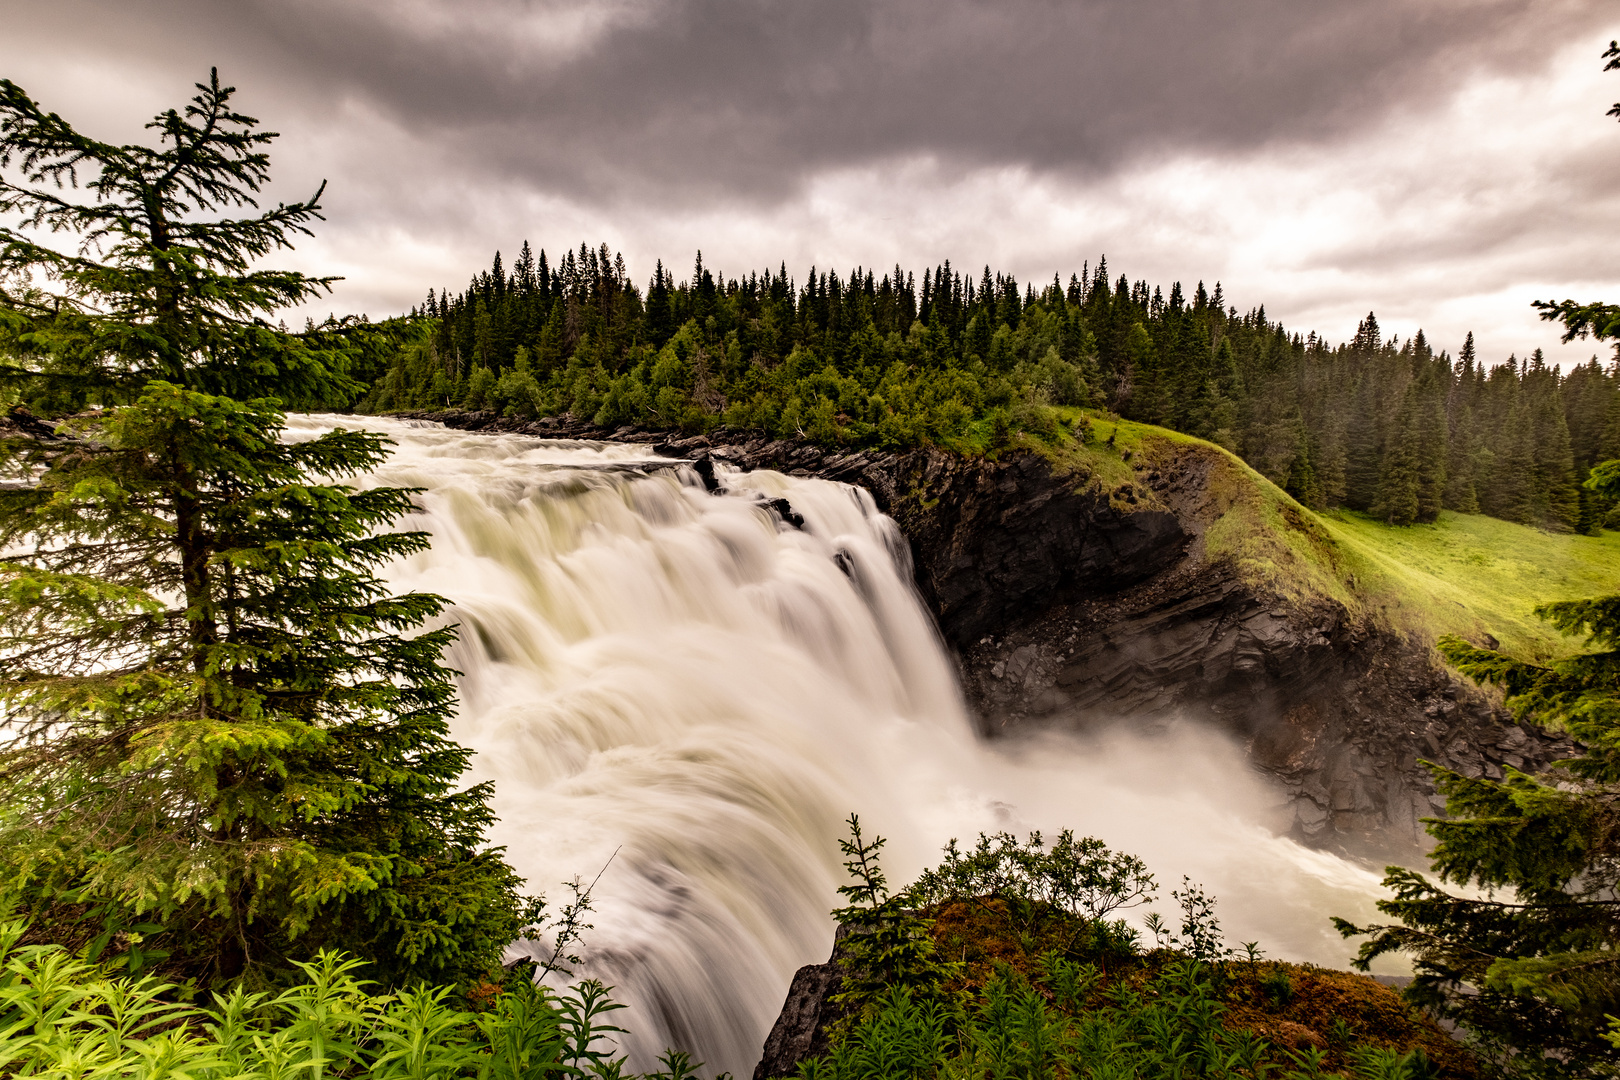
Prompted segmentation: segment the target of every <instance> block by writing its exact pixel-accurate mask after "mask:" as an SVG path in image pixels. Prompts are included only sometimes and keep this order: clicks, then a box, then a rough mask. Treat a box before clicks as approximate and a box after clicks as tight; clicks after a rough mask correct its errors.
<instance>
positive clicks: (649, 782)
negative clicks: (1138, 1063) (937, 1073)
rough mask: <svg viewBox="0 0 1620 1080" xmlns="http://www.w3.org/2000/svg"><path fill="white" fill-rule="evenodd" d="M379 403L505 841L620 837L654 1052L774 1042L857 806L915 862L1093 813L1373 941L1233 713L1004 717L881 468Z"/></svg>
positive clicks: (388, 473)
mask: <svg viewBox="0 0 1620 1080" xmlns="http://www.w3.org/2000/svg"><path fill="white" fill-rule="evenodd" d="M337 422H339V421H338V418H335V417H293V418H291V420H290V426H289V432H288V434H289V437H291V438H301V437H303V438H307V437H311V436H313V435H315V434H317V433H318V432H320V431H323V430H326V429H328V428H329V427H331V426H332V425H333V424H334V423H337ZM342 422H344V423H348V424H354V423H356V420H355V419H354V418H345V419H344V420H343V421H342ZM363 423H364V425H365V426H366V427H368V428H370V429H372V430H378V431H382V432H385V433H387V434H388V435H389V436H391V437H392V438H393V439H394V440H395V441H396V443H397V447H396V451H395V454H394V456H393V458H392V459H391V460H390V461H389V462H388V463H387V464H386V465H385V466H384V467H383V468H381V469H379V470H378V471H377V472H376V473H375V474H374V475H373V476H370V477H366V478H363V479H362V480H360V481H358V482H359V483H362V484H379V483H380V484H391V485H403V486H410V487H421V488H424V489H426V490H425V493H424V494H423V495H422V496H421V500H420V501H421V505H422V507H423V513H422V514H421V515H419V516H417V517H413V518H412V519H410V520H409V521H407V522H405V523H403V524H404V527H408V528H420V529H426V530H428V531H429V532H431V533H432V536H433V547H432V550H431V551H429V552H425V553H423V554H420V555H417V556H414V557H412V558H411V559H409V560H406V561H404V562H402V563H400V564H398V565H397V566H395V567H394V568H393V569H392V570H391V571H390V572H389V575H388V576H389V579H390V581H391V582H392V583H393V584H394V585H395V586H396V587H397V588H399V589H400V590H402V591H403V590H407V589H412V590H423V591H429V592H435V593H439V594H441V595H443V596H446V597H448V598H449V599H450V600H451V601H452V604H453V607H452V608H451V609H450V610H449V611H448V612H447V617H448V619H449V620H450V621H453V622H456V623H458V624H460V641H459V644H457V645H456V647H455V649H454V651H453V653H452V655H451V656H450V657H449V658H448V659H449V662H450V664H451V665H452V666H454V667H455V668H457V669H458V670H460V671H462V672H463V673H464V674H463V676H462V679H461V683H460V687H461V707H460V714H459V718H458V719H457V721H456V723H455V725H454V735H455V737H456V738H457V739H458V740H460V741H461V742H462V743H464V744H466V745H468V746H471V747H472V748H473V749H474V750H476V751H477V756H476V758H475V760H474V765H473V774H474V775H473V777H472V779H477V780H485V779H488V780H493V781H494V782H495V797H494V805H495V810H496V812H497V813H498V814H499V816H500V824H499V825H498V827H497V828H496V829H495V830H494V836H493V839H494V841H495V842H497V843H500V844H503V845H505V846H506V850H507V858H508V860H509V861H510V862H511V864H512V865H513V866H514V867H516V869H517V870H518V871H519V872H520V873H522V874H524V875H525V876H526V877H527V878H528V879H529V882H530V888H531V889H532V890H538V891H544V892H546V893H547V894H548V895H549V896H550V897H551V898H552V899H553V901H554V902H555V901H557V900H559V899H562V898H565V897H566V890H563V889H561V888H559V887H558V883H559V882H562V881H564V880H566V879H570V878H573V877H575V876H583V877H584V878H585V879H587V880H589V879H590V878H592V877H594V876H595V875H596V874H597V873H598V871H600V870H602V868H603V867H604V866H607V870H606V872H605V873H603V874H602V876H601V880H600V883H599V884H598V885H597V887H596V891H595V903H596V911H595V913H594V914H593V915H592V916H591V921H592V922H593V923H594V929H593V930H591V931H590V932H589V933H588V935H587V940H586V946H585V949H584V959H585V968H584V971H583V972H582V974H583V975H589V976H595V977H598V978H601V979H602V980H604V981H605V982H607V983H609V984H611V985H614V986H616V987H617V995H616V996H618V997H619V999H620V1000H622V1001H624V1002H626V1003H628V1004H629V1005H630V1006H631V1008H630V1010H629V1011H628V1012H626V1013H620V1014H618V1015H619V1016H620V1017H623V1018H624V1019H623V1020H622V1021H621V1024H622V1026H624V1027H627V1028H629V1029H631V1032H632V1033H631V1034H630V1035H629V1036H627V1037H626V1038H625V1046H626V1049H627V1050H628V1051H629V1052H630V1055H631V1058H632V1064H633V1065H635V1066H637V1067H643V1066H645V1065H647V1064H649V1063H650V1062H651V1060H652V1058H653V1056H654V1055H655V1054H656V1053H657V1052H658V1051H659V1050H660V1049H662V1048H663V1047H664V1046H666V1045H672V1046H675V1047H678V1048H684V1049H687V1050H690V1051H691V1052H692V1053H693V1055H694V1057H695V1058H696V1059H698V1060H702V1061H706V1062H708V1066H709V1067H708V1068H707V1069H706V1070H705V1072H714V1071H718V1070H720V1069H730V1070H732V1071H734V1072H736V1073H738V1074H739V1075H742V1076H746V1075H747V1074H748V1073H749V1072H750V1071H751V1070H752V1068H753V1065H754V1063H755V1061H756V1060H757V1059H758V1056H759V1050H760V1045H761V1043H762V1042H763V1040H764V1036H765V1033H766V1032H767V1031H768V1030H769V1027H770V1025H771V1023H772V1021H773V1020H774V1019H775V1017H776V1014H777V1012H778V1010H779V1009H780V1007H781V1003H782V999H783V995H784V993H785V991H786V988H787V985H788V982H789V980H790V979H791V977H792V974H793V971H794V970H795V969H796V968H797V967H798V966H799V965H801V964H806V963H814V962H819V961H821V960H824V959H825V958H826V955H827V953H828V951H829V948H830V946H831V942H832V929H833V927H832V920H831V919H830V918H829V916H828V914H827V912H828V910H829V909H830V908H831V907H832V906H833V905H834V904H835V903H837V902H838V899H839V898H838V897H837V895H836V893H835V889H836V888H837V886H838V885H839V884H842V883H843V882H842V878H843V872H842V870H841V868H840V865H839V864H840V857H839V854H838V847H837V840H838V838H839V837H840V836H841V835H842V834H843V831H844V830H843V825H842V820H843V819H844V818H845V817H846V816H847V815H848V814H849V812H850V811H852V810H853V811H857V812H859V813H860V815H861V818H862V820H863V822H864V823H865V824H867V825H868V827H869V832H878V833H881V834H883V835H885V836H887V837H889V841H890V842H889V847H888V848H887V849H886V851H885V863H886V865H887V867H888V869H889V872H890V878H891V880H892V881H897V882H903V881H905V880H907V879H909V878H910V877H911V876H912V875H914V874H915V873H916V872H917V871H918V870H920V869H921V868H923V867H924V866H926V865H929V864H930V863H931V862H932V861H934V858H935V857H936V856H937V853H938V849H939V847H940V845H941V844H942V843H944V842H945V841H946V840H947V839H949V838H951V837H953V836H955V837H961V838H963V839H964V840H971V839H972V838H973V837H974V836H975V835H976V834H977V833H978V832H980V831H981V830H983V831H989V830H994V829H1003V828H1004V829H1011V830H1016V831H1019V832H1023V831H1026V830H1028V829H1032V828H1038V829H1042V830H1046V831H1048V832H1051V831H1055V830H1057V829H1058V828H1061V827H1064V826H1071V827H1073V828H1074V829H1075V830H1076V831H1077V832H1079V833H1081V834H1089V835H1094V836H1098V837H1101V838H1102V839H1104V840H1105V841H1107V842H1108V843H1109V844H1110V845H1112V846H1114V847H1115V848H1117V849H1120V850H1125V851H1130V852H1133V853H1135V854H1138V855H1140V856H1142V857H1143V858H1144V859H1146V860H1147V862H1148V864H1149V867H1150V868H1151V869H1152V870H1153V871H1154V872H1155V873H1156V874H1157V875H1158V877H1159V880H1160V882H1161V886H1162V890H1161V892H1162V895H1161V898H1160V901H1159V907H1160V909H1161V910H1162V911H1163V913H1164V914H1165V915H1166V917H1167V918H1169V917H1170V916H1172V915H1173V913H1174V912H1173V907H1172V905H1171V903H1170V899H1169V895H1168V894H1169V890H1170V888H1171V887H1172V885H1176V884H1179V882H1180V880H1181V876H1182V875H1183V874H1186V875H1190V876H1191V878H1192V879H1193V880H1194V881H1198V882H1202V883H1203V885H1204V886H1205V888H1206V889H1207V890H1208V891H1209V892H1210V893H1211V894H1213V895H1215V896H1217V897H1218V898H1219V900H1220V905H1219V907H1218V908H1217V914H1218V915H1219V917H1220V918H1221V921H1222V924H1223V926H1224V928H1225V930H1226V933H1227V939H1228V941H1229V942H1234V943H1235V942H1239V941H1248V940H1259V941H1260V942H1261V944H1262V947H1264V948H1265V949H1266V951H1267V953H1268V954H1269V955H1273V956H1282V957H1287V958H1292V959H1299V960H1310V961H1314V962H1317V963H1322V964H1325V965H1331V966H1335V967H1342V966H1344V963H1345V959H1346V957H1347V956H1348V955H1349V953H1350V952H1351V947H1350V945H1349V944H1347V943H1345V942H1344V941H1342V940H1341V939H1340V938H1339V937H1338V935H1337V934H1336V933H1334V932H1333V931H1332V929H1331V928H1330V927H1329V925H1328V922H1327V917H1328V916H1329V915H1333V914H1337V915H1343V916H1345V917H1349V918H1366V917H1367V916H1368V915H1369V914H1370V913H1371V900H1370V898H1371V897H1372V896H1373V895H1374V893H1375V892H1376V883H1377V879H1376V877H1375V876H1374V875H1373V874H1371V873H1369V872H1368V871H1367V870H1365V869H1363V868H1360V867H1356V866H1353V865H1351V864H1348V863H1345V862H1343V861H1341V860H1339V859H1336V858H1334V857H1332V856H1328V855H1324V854H1322V853H1319V852H1313V851H1310V850H1307V849H1305V848H1302V847H1300V846H1299V845H1297V844H1295V843H1293V842H1292V841H1289V840H1286V839H1282V838H1279V837H1277V836H1275V835H1273V834H1272V833H1270V832H1268V831H1267V830H1266V829H1265V828H1264V827H1262V825H1261V824H1260V822H1262V821H1264V820H1266V819H1267V818H1268V816H1269V813H1270V811H1272V810H1273V809H1274V804H1275V803H1276V802H1277V801H1278V800H1279V796H1278V794H1277V793H1276V792H1274V791H1272V790H1271V789H1269V788H1268V787H1267V786H1266V785H1265V784H1264V783H1263V782H1262V780H1261V779H1259V778H1258V777H1257V776H1255V775H1254V774H1253V772H1252V771H1251V770H1250V769H1249V768H1248V767H1247V766H1246V765H1245V764H1244V762H1243V760H1242V756H1241V754H1240V753H1239V751H1238V750H1237V749H1236V748H1234V747H1233V746H1231V745H1229V744H1228V743H1227V742H1225V741H1223V740H1222V739H1220V738H1219V737H1216V736H1214V735H1212V734H1209V733H1207V732H1203V731H1200V730H1198V729H1196V728H1193V727H1191V726H1188V727H1187V728H1186V729H1185V730H1179V729H1176V728H1172V730H1171V731H1170V732H1169V733H1168V734H1165V733H1160V734H1158V735H1157V736H1155V737H1152V738H1148V737H1132V736H1130V735H1129V734H1125V733H1116V734H1114V735H1113V736H1110V737H1108V738H1105V739H1099V740H1086V741H1081V740H1079V739H1076V738H1058V737H1055V736H1054V737H1048V738H1042V739H1032V740H1026V741H996V742H985V741H983V740H982V739H980V738H978V737H977V736H976V735H975V733H974V730H973V727H972V725H971V722H970V720H969V718H968V715H967V713H966V710H965V708H964V705H963V702H962V698H961V694H960V691H959V689H958V686H957V682H956V676H955V672H954V669H953V667H952V662H951V660H950V658H949V656H948V654H947V653H946V651H945V649H944V647H943V645H942V643H941V642H940V640H939V637H938V634H937V632H936V630H935V628H934V626H933V623H932V621H931V619H930V617H929V615H928V613H927V611H926V610H925V609H924V608H923V606H922V604H921V603H920V601H919V599H918V597H917V595H916V593H915V591H914V588H913V586H912V584H911V576H910V570H909V560H908V557H907V555H906V547H905V542H904V539H903V538H902V537H901V536H900V535H899V532H898V530H897V529H896V527H895V525H894V523H893V522H891V521H890V520H888V519H887V518H885V517H884V516H882V515H881V514H879V513H878V512H877V511H876V509H875V508H874V506H873V504H872V501H871V498H870V497H869V496H868V495H867V494H866V493H865V492H863V491H860V490H858V489H856V488H851V487H848V486H845V485H842V484H834V483H829V482H826V481H819V480H805V479H796V478H791V477H787V476H783V475H780V474H777V473H772V472H755V473H749V474H731V475H728V476H725V477H724V482H725V485H726V487H727V488H728V489H729V493H728V494H727V495H725V496H723V497H716V496H713V495H709V494H708V493H706V492H705V491H704V489H703V487H702V486H701V485H700V484H699V483H698V482H697V478H696V477H695V476H694V475H693V474H692V473H691V471H690V470H689V469H687V468H686V467H684V466H680V465H675V464H673V463H669V462H660V459H657V458H656V457H655V456H654V455H652V454H651V452H650V451H649V450H648V449H646V448H644V447H635V446H623V445H617V444H606V443H582V442H569V441H549V440H542V439H535V438H530V437H519V436H511V435H484V434H468V433H462V432H455V431H449V430H446V429H443V428H440V427H437V426H429V425H421V424H411V423H406V422H395V421H384V420H372V419H365V420H364V421H363ZM775 498H786V499H787V500H788V501H789V502H790V503H791V505H792V507H793V509H794V510H795V511H796V512H797V513H798V514H800V515H802V516H803V518H804V526H803V528H802V529H795V528H793V527H791V526H789V525H787V524H785V523H783V522H782V521H781V520H780V518H779V517H777V515H775V514H774V513H772V512H771V511H770V510H769V509H768V508H767V507H766V506H765V505H764V504H765V502H766V501H767V500H769V499H775ZM615 852H617V856H615V855H614V853H615ZM610 858H611V860H612V861H611V864H609V860H610ZM519 947H522V946H519ZM536 948H539V947H538V946H536ZM547 954H548V955H549V950H547Z"/></svg>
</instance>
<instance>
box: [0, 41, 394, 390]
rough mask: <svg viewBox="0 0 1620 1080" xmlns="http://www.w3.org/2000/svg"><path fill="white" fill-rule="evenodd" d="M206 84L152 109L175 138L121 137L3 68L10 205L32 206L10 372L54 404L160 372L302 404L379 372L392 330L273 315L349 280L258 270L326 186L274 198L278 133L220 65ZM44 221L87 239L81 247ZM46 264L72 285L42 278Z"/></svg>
mask: <svg viewBox="0 0 1620 1080" xmlns="http://www.w3.org/2000/svg"><path fill="white" fill-rule="evenodd" d="M197 90H198V93H197V95H196V96H195V97H194V98H193V99H192V101H191V103H190V104H189V105H188V106H186V108H185V110H184V111H183V112H181V111H177V110H174V109H170V110H168V111H166V112H164V113H161V114H159V115H158V116H157V117H155V118H154V119H153V120H152V121H151V123H150V124H148V125H147V126H148V127H149V128H152V129H154V130H156V131H157V133H158V145H157V146H155V147H147V146H140V145H124V146H119V145H114V144H112V143H106V142H100V141H98V140H95V139H91V138H89V137H87V136H85V135H82V134H80V133H79V132H78V131H76V130H74V129H73V127H72V126H71V125H69V124H68V123H67V122H66V121H64V120H63V119H62V118H61V117H59V116H57V115H56V114H55V113H47V112H45V111H44V110H43V109H41V108H40V107H39V106H38V105H36V104H35V103H34V101H33V100H32V99H31V98H29V97H28V95H27V94H25V93H24V92H23V91H22V89H21V88H20V87H18V86H16V85H15V84H14V83H12V82H11V81H10V80H0V168H6V167H10V168H12V169H13V172H12V173H10V174H9V175H8V174H6V173H0V214H16V215H19V217H20V219H21V224H20V225H19V226H9V225H0V289H3V291H0V316H3V318H0V335H3V337H0V348H3V349H4V352H5V354H6V356H7V360H6V363H5V365H4V366H3V367H0V381H3V383H5V384H9V386H10V387H11V388H12V390H13V392H17V393H20V394H21V396H22V399H23V401H24V402H26V403H28V404H29V405H30V406H31V407H32V408H33V409H34V410H35V411H36V412H42V413H47V414H49V413H58V414H59V413H63V412H72V411H75V410H77V409H81V408H83V407H84V406H85V404H87V403H88V404H92V405H93V404H113V403H116V402H119V401H128V400H131V399H132V398H133V397H134V396H135V395H136V394H138V393H139V392H140V390H141V388H142V387H144V386H145V384H146V383H147V381H148V380H150V379H154V378H160V379H166V380H168V381H170V382H174V383H176V384H178V385H182V386H187V387H190V388H192V389H197V390H202V391H205V392H208V393H217V394H230V395H234V396H237V397H241V398H247V397H256V396H262V395H273V396H275V397H278V398H280V399H281V400H282V402H283V403H284V404H289V405H300V406H308V405H317V406H320V405H327V406H330V405H337V404H343V403H346V402H347V401H349V400H352V398H353V397H354V396H355V395H356V394H357V393H358V392H359V391H361V390H362V389H363V388H364V387H363V384H362V383H361V382H360V381H358V380H357V379H356V378H355V376H356V375H362V376H366V375H369V374H373V373H371V372H368V371H366V370H359V369H360V368H361V367H363V365H365V364H366V363H367V362H369V361H370V360H371V359H372V358H373V357H374V356H375V355H378V354H380V352H381V351H382V350H383V349H385V348H387V347H389V346H390V345H391V344H392V342H391V341H390V340H388V338H387V335H381V337H380V339H379V335H378V334H377V333H376V332H375V331H374V329H373V328H370V327H368V326H366V325H365V324H364V323H362V322H359V321H356V320H342V321H337V322H330V323H327V324H325V325H324V326H323V327H321V328H319V329H316V330H313V331H311V332H309V333H305V334H289V333H285V332H282V331H280V330H278V328H277V327H275V326H273V325H271V324H270V323H268V322H267V321H266V320H265V319H264V318H263V316H264V315H265V314H266V313H268V312H271V311H274V310H277V309H280V308H285V307H291V306H296V305H298V304H301V303H304V302H307V301H309V300H312V299H314V298H316V297H318V296H320V295H322V294H324V293H326V292H327V291H329V289H330V287H331V284H332V282H334V281H336V280H337V279H336V278H314V277H308V276H306V275H304V274H301V273H298V272H296V271H284V270H266V269H250V267H251V265H252V263H253V262H254V260H256V259H258V258H260V257H262V256H265V255H268V254H270V253H271V252H273V251H275V250H277V249H278V248H285V247H288V246H290V238H291V237H293V236H296V235H298V234H305V235H309V234H310V227H309V226H310V222H312V221H314V220H317V219H319V218H320V216H321V214H320V201H319V200H320V196H321V191H323V190H324V185H323V186H322V189H321V190H318V191H316V193H315V194H314V195H313V196H311V197H310V198H308V199H305V200H303V201H300V202H293V203H281V204H278V205H277V206H275V207H274V208H272V209H268V210H261V209H260V208H259V206H258V202H257V198H256V197H257V195H258V193H259V191H260V189H261V188H262V187H263V185H264V183H265V182H266V181H267V180H268V179H269V170H270V161H269V156H268V154H266V153H265V151H264V150H263V149H262V148H263V147H264V146H265V145H266V144H267V143H269V142H270V141H271V140H272V139H274V138H275V135H274V133H272V132H265V131H258V130H255V128H256V126H257V123H258V122H257V121H256V120H254V119H253V118H252V117H250V116H245V115H243V114H241V113H238V112H236V111H235V110H234V109H233V108H232V106H231V103H230V99H231V96H232V94H233V93H234V89H233V88H232V87H228V86H221V85H220V83H219V77H218V73H217V72H215V73H211V74H210V76H209V82H208V83H207V84H206V85H204V84H198V86H197ZM81 184H82V187H80V186H79V185H81ZM80 191H82V192H84V197H83V198H79V199H75V198H74V197H73V196H74V195H77V194H78V193H79V192H80ZM242 210H246V211H248V213H246V215H245V216H230V215H231V213H232V212H233V211H242ZM39 234H43V235H45V236H47V237H59V236H66V237H77V238H78V240H79V241H80V244H79V250H78V251H76V252H73V251H61V250H58V249H57V248H56V247H53V246H51V245H49V244H47V243H45V242H44V241H42V240H40V239H37V235H39ZM41 279H48V280H49V281H51V282H54V283H55V284H56V285H57V287H56V288H52V289H43V288H39V287H37V286H38V283H39V281H40V280H41ZM375 373H376V374H380V371H379V372H375Z"/></svg>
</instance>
